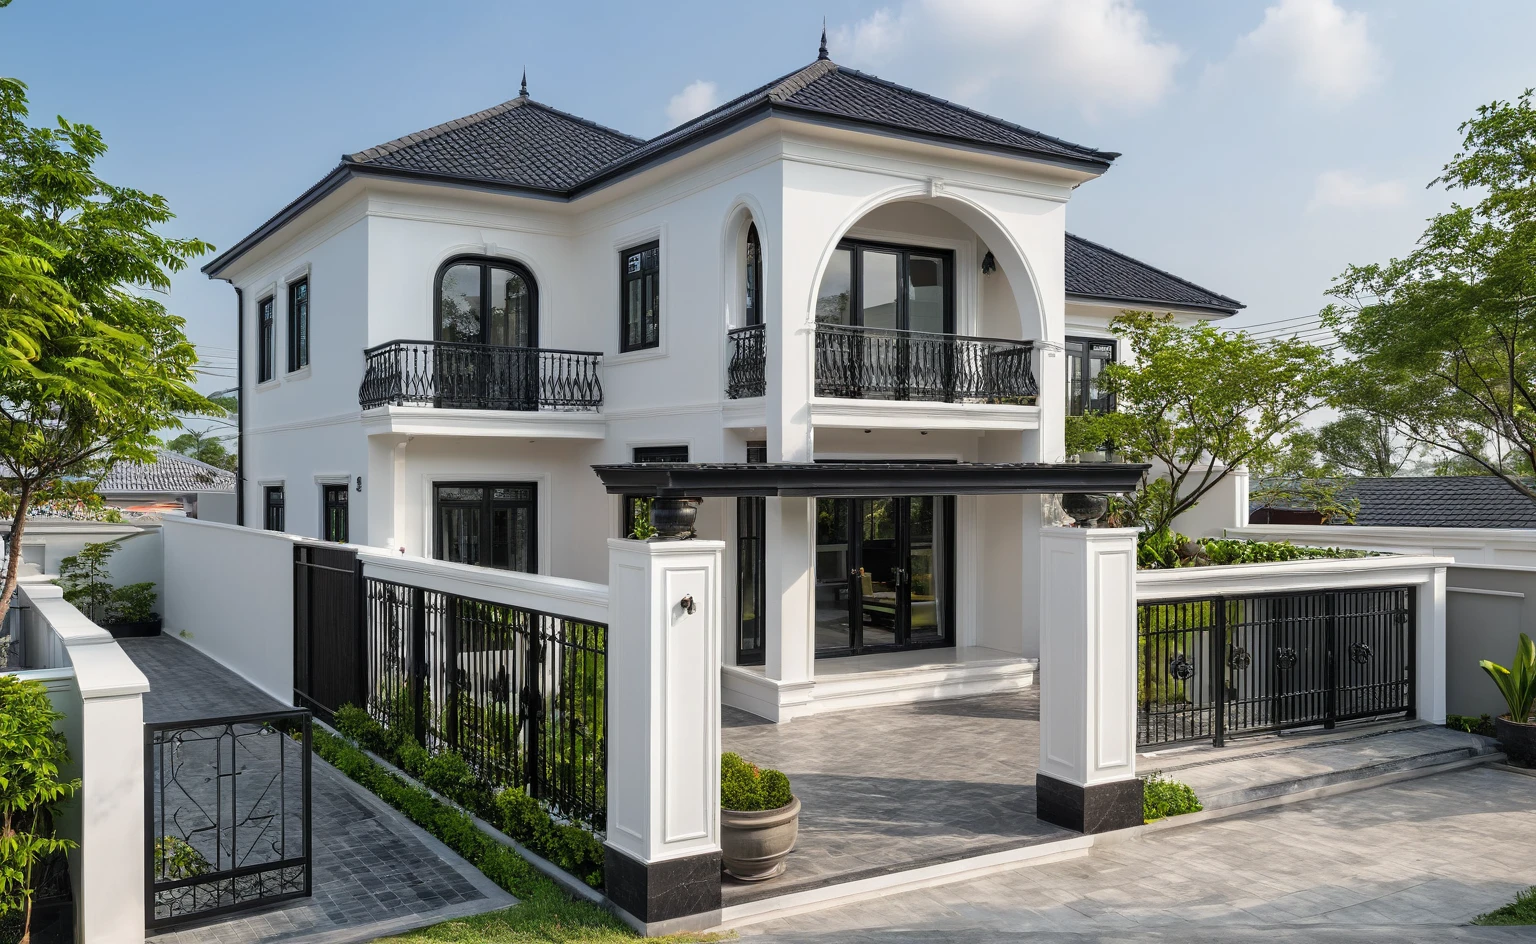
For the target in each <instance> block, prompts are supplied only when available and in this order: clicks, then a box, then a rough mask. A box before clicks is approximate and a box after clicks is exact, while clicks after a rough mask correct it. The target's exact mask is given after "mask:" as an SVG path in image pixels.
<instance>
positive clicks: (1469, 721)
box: [1445, 715, 1499, 737]
mask: <svg viewBox="0 0 1536 944" xmlns="http://www.w3.org/2000/svg"><path fill="white" fill-rule="evenodd" d="M1445 726H1446V727H1448V728H1452V729H1454V730H1457V731H1465V732H1467V733H1468V734H1481V735H1482V736H1483V737H1498V736H1499V733H1498V731H1497V730H1496V729H1495V728H1494V726H1493V716H1491V715H1483V716H1482V717H1480V718H1473V717H1472V716H1470V715H1446V716H1445Z"/></svg>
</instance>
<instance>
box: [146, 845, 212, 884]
mask: <svg viewBox="0 0 1536 944" xmlns="http://www.w3.org/2000/svg"><path fill="white" fill-rule="evenodd" d="M212 868H213V866H212V865H211V864H209V862H208V857H207V856H205V855H203V854H202V853H201V852H198V851H197V849H196V848H194V847H193V845H192V844H191V843H189V842H187V841H186V840H185V839H180V838H178V837H176V836H161V837H160V838H159V839H156V840H155V877H156V878H160V879H183V878H196V877H198V876H199V875H205V874H207V873H208V872H209V871H210V870H211V869H212Z"/></svg>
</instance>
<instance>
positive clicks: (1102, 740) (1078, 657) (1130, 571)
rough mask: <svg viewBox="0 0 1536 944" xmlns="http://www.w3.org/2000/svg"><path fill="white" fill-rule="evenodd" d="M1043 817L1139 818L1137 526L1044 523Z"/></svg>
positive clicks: (1075, 821)
mask: <svg viewBox="0 0 1536 944" xmlns="http://www.w3.org/2000/svg"><path fill="white" fill-rule="evenodd" d="M1040 551H1041V557H1042V561H1041V580H1040V597H1039V599H1040V770H1039V773H1038V774H1037V775H1036V780H1035V786H1036V791H1037V795H1036V810H1037V815H1038V816H1039V817H1040V818H1041V819H1042V820H1045V821H1047V822H1050V823H1055V824H1057V825H1059V826H1065V827H1067V828H1068V829H1076V830H1078V831H1079V832H1087V833H1096V832H1104V831H1107V830H1111V829H1122V828H1124V827H1127V826H1135V825H1139V824H1140V823H1141V792H1142V788H1141V781H1140V780H1139V779H1138V778H1137V776H1136V531H1135V530H1134V529H1131V528H1056V527H1046V528H1041V529H1040Z"/></svg>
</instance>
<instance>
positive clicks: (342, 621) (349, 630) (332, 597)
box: [293, 544, 366, 722]
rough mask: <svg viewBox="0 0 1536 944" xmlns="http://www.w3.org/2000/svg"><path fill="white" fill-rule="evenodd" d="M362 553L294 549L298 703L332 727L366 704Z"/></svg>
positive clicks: (308, 547)
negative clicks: (339, 716) (351, 708)
mask: <svg viewBox="0 0 1536 944" xmlns="http://www.w3.org/2000/svg"><path fill="white" fill-rule="evenodd" d="M357 568H358V563H357V552H356V551H354V550H352V549H351V548H347V547H341V546H338V545H330V544H296V545H294V549H293V700H294V702H295V703H296V704H299V705H302V706H304V707H305V708H308V709H310V710H312V711H313V712H314V713H315V714H316V715H318V716H319V717H320V718H321V719H322V720H324V721H327V722H329V721H331V720H332V719H333V718H334V716H335V713H336V709H338V708H340V707H341V706H342V705H356V704H360V703H361V702H362V700H363V691H364V688H363V685H364V680H365V678H366V675H365V673H366V667H365V666H364V664H363V659H364V655H363V645H362V643H363V640H362V638H361V632H360V630H361V622H360V621H359V619H358V610H359V608H360V603H359V600H358V594H359V591H360V589H361V583H360V578H359V576H358V572H357Z"/></svg>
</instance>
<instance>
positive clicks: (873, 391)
mask: <svg viewBox="0 0 1536 944" xmlns="http://www.w3.org/2000/svg"><path fill="white" fill-rule="evenodd" d="M1033 352H1034V345H1033V344H1032V343H1031V342H1029V341H1010V340H1003V339H998V338H972V337H966V336H963V335H956V334H935V333H931V332H926V331H902V330H897V329H894V328H866V327H861V326H857V325H840V324H825V323H822V324H818V325H816V394H817V396H823V397H844V398H847V397H851V398H864V399H875V400H926V401H935V402H940V403H977V402H979V403H1016V404H1023V405H1030V404H1033V403H1034V398H1035V396H1036V395H1037V394H1038V393H1039V388H1038V386H1037V385H1036V383H1035V375H1034V370H1033V368H1032V366H1031V363H1030V360H1031V357H1032V356H1033Z"/></svg>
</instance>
